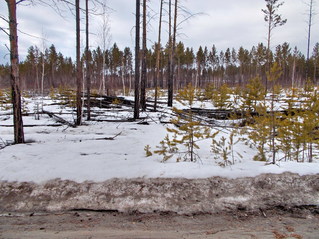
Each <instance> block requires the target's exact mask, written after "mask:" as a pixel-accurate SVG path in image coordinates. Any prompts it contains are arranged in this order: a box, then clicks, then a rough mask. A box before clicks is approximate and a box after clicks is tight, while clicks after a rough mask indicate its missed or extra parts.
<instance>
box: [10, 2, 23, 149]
mask: <svg viewBox="0 0 319 239" xmlns="http://www.w3.org/2000/svg"><path fill="white" fill-rule="evenodd" d="M6 2H7V4H8V11H9V29H10V60H11V94H12V105H13V124H14V142H15V143H16V144H20V143H24V132H23V121H22V112H21V92H20V75H19V53H18V33H17V25H18V24H17V15H16V12H17V11H16V7H17V6H16V1H15V0H6Z"/></svg>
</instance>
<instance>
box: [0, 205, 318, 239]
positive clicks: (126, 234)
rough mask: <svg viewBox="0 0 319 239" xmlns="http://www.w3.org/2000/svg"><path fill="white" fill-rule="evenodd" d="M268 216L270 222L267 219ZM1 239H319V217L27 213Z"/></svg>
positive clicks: (5, 218)
mask: <svg viewBox="0 0 319 239" xmlns="http://www.w3.org/2000/svg"><path fill="white" fill-rule="evenodd" d="M265 216H266V217H265ZM0 238H1V239H18V238H19V239H20V238H25V239H31V238H32V239H40V238H41V239H42V238H43V239H44V238H45V239H58V238H59V239H60V238H63V239H102V238H103V239H104V238H112V239H146V238H150V239H155V238H156V239H159V238H165V239H175V238H176V239H177V238H178V239H181V238H194V239H197V238H240V239H245V238H262V239H267V238H276V239H278V238H279V239H284V238H297V239H299V238H306V239H308V238H309V239H318V238H319V215H318V214H310V213H304V212H302V213H294V214H287V213H283V212H279V213H278V212H277V211H276V212H274V211H267V212H265V214H263V213H260V214H258V215H256V214H254V215H249V214H246V213H245V212H242V213H238V212H237V213H236V214H215V215H208V214H204V215H193V216H184V215H183V216H181V215H176V214H130V215H129V214H121V213H117V212H92V211H73V212H65V213H57V214H45V213H42V214H41V213H34V214H33V213H25V214H8V213H4V214H2V215H1V217H0Z"/></svg>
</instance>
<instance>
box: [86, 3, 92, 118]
mask: <svg viewBox="0 0 319 239" xmlns="http://www.w3.org/2000/svg"><path fill="white" fill-rule="evenodd" d="M85 8H86V9H85V10H86V12H85V13H86V31H85V35H86V52H85V53H86V56H85V58H86V97H87V98H86V104H87V105H86V106H87V120H90V119H91V78H90V73H91V72H90V59H89V57H90V56H89V55H90V54H89V0H85Z"/></svg>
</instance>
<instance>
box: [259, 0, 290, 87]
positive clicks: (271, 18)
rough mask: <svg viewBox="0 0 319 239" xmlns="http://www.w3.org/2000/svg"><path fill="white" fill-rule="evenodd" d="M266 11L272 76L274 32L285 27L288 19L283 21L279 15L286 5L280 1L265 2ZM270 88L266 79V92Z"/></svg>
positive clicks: (268, 53) (263, 10) (268, 58)
mask: <svg viewBox="0 0 319 239" xmlns="http://www.w3.org/2000/svg"><path fill="white" fill-rule="evenodd" d="M265 1H266V9H262V12H263V13H264V15H265V16H264V20H265V22H267V23H268V34H267V65H268V74H270V68H271V67H270V64H271V62H270V61H271V59H270V56H271V54H270V42H271V36H272V31H273V30H274V29H275V28H276V27H279V26H283V25H284V24H285V23H286V22H287V19H283V18H282V16H281V15H280V14H278V13H277V12H278V9H279V8H280V7H281V6H282V5H283V4H284V2H279V0H265ZM267 87H268V80H267V79H266V91H267Z"/></svg>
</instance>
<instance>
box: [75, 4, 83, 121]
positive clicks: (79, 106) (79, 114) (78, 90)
mask: <svg viewBox="0 0 319 239" xmlns="http://www.w3.org/2000/svg"><path fill="white" fill-rule="evenodd" d="M75 20H76V125H81V123H82V97H81V93H82V74H81V59H80V57H81V55H80V0H75Z"/></svg>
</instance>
